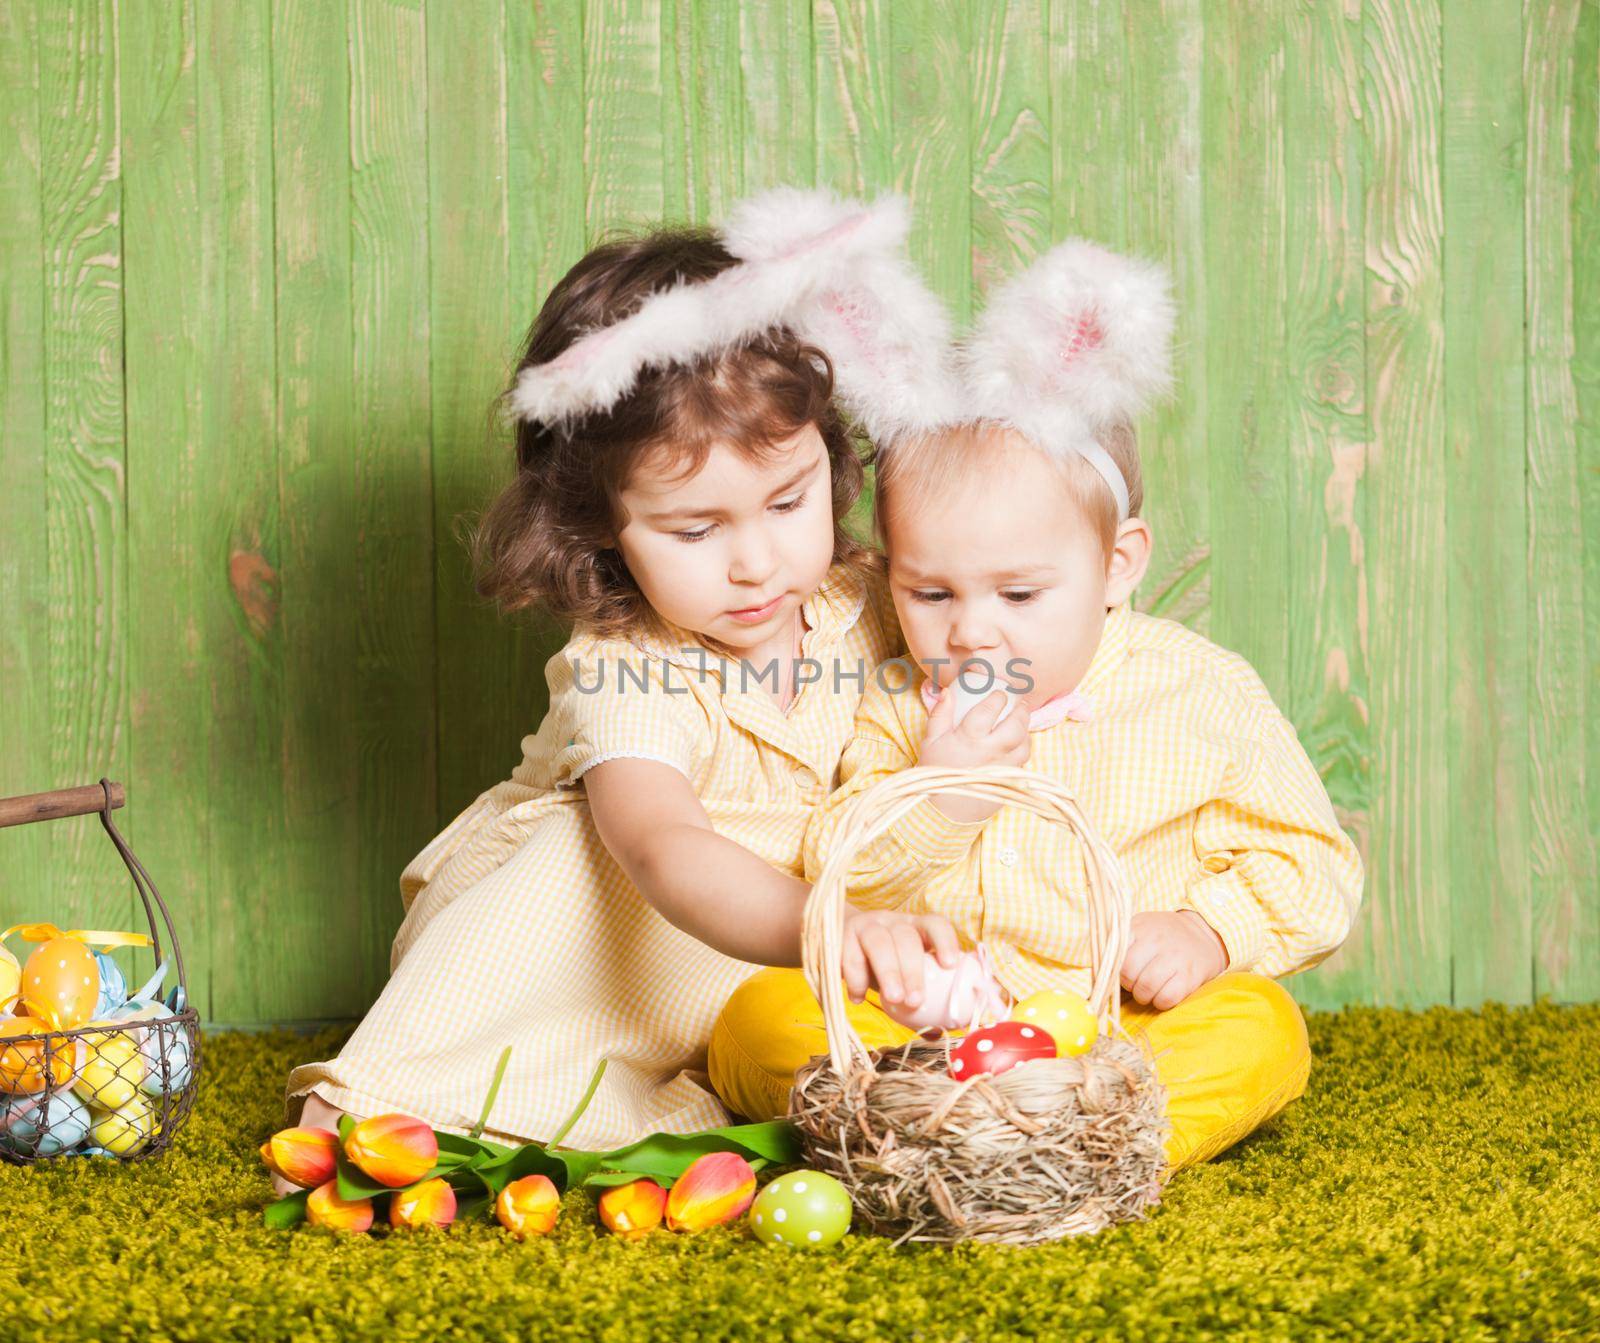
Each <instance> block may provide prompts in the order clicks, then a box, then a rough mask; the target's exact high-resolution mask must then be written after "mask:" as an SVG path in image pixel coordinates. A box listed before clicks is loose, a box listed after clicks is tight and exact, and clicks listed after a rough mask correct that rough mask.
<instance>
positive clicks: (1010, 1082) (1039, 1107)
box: [789, 765, 1170, 1245]
mask: <svg viewBox="0 0 1600 1343" xmlns="http://www.w3.org/2000/svg"><path fill="white" fill-rule="evenodd" d="M934 793H945V794H952V795H954V796H958V797H969V798H976V799H978V800H981V801H988V802H997V803H999V804H1000V805H1002V806H1010V807H1017V808H1019V809H1022V810H1026V811H1031V812H1033V813H1034V814H1036V815H1038V816H1041V817H1043V818H1045V819H1046V820H1049V821H1052V822H1055V823H1057V824H1059V825H1061V826H1063V827H1065V828H1066V829H1067V830H1068V831H1069V832H1071V833H1072V834H1075V835H1076V836H1077V838H1078V840H1079V842H1080V844H1081V846H1082V849H1083V852H1084V858H1085V868H1086V872H1087V876H1088V888H1087V891H1086V893H1085V900H1086V906H1087V908H1086V912H1087V916H1088V920H1089V942H1090V957H1091V965H1090V967H1089V968H1090V971H1091V974H1092V980H1093V987H1092V988H1091V990H1090V994H1089V998H1088V1004H1089V1007H1090V1009H1091V1010H1092V1011H1093V1012H1094V1014H1095V1016H1096V1017H1097V1018H1098V1020H1099V1023H1100V1033H1099V1036H1098V1038H1097V1039H1096V1040H1095V1042H1094V1044H1093V1046H1092V1047H1091V1048H1090V1049H1089V1051H1088V1052H1087V1053H1084V1054H1081V1055H1077V1056H1073V1057H1057V1058H1046V1059H1037V1060H1035V1061H1032V1062H1028V1063H1025V1064H1023V1065H1021V1066H1019V1067H1015V1068H1012V1069H1010V1070H1009V1071H1006V1072H1002V1073H1000V1074H999V1075H998V1076H993V1077H991V1076H989V1075H987V1074H985V1073H976V1074H974V1075H973V1076H972V1077H970V1078H967V1079H965V1080H958V1079H957V1078H955V1077H954V1076H952V1075H951V1069H950V1056H951V1039H950V1037H949V1036H948V1035H946V1036H943V1037H942V1038H932V1039H930V1038H927V1035H926V1033H925V1034H924V1035H921V1036H918V1037H916V1038H914V1039H912V1040H910V1041H908V1042H907V1043H906V1044H904V1045H897V1046H894V1047H892V1048H889V1049H883V1050H878V1051H872V1050H869V1049H868V1048H867V1047H866V1045H865V1044H864V1043H863V1042H862V1040H861V1037H860V1036H859V1035H858V1034H857V1033H856V1031H855V1028H854V1026H853V1025H852V1024H851V1021H850V1017H849V1013H848V1011H847V1009H846V1006H845V995H844V987H843V980H842V976H841V970H842V961H843V948H844V908H845V898H846V894H847V891H846V879H847V878H848V876H849V872H850V866H851V862H852V860H853V859H854V857H855V855H856V853H857V852H858V851H859V850H860V849H861V848H863V847H864V846H866V845H868V844H870V843H872V842H873V841H874V840H876V839H877V838H878V837H879V836H881V835H883V834H884V833H885V832H886V831H887V830H888V829H889V828H890V827H892V826H893V825H894V824H895V823H896V822H897V821H898V820H899V819H900V818H901V817H902V816H904V815H905V814H906V812H907V811H909V810H911V809H912V808H913V807H916V806H918V805H919V804H920V803H921V802H922V801H923V800H924V799H926V798H928V797H930V796H931V795H933V794H934ZM1058 898H1059V897H1058ZM1131 917H1132V916H1131V913H1130V901H1129V897H1128V889H1127V880H1126V878H1125V877H1124V875H1123V872H1122V867H1121V864H1120V863H1119V862H1118V861H1117V857H1116V854H1115V853H1114V852H1113V851H1112V849H1111V848H1110V847H1109V845H1107V844H1106V842H1105V841H1104V840H1103V839H1102V838H1101V837H1100V836H1099V835H1098V834H1097V833H1096V832H1095V830H1094V827H1093V826H1092V825H1091V824H1090V822H1089V819H1088V817H1087V816H1086V815H1085V814H1084V812H1083V809H1082V808H1081V807H1080V806H1079V805H1078V802H1077V800H1076V799H1075V798H1074V797H1073V795H1072V793H1071V791H1070V790H1069V789H1068V788H1066V787H1065V786H1064V785H1063V784H1061V783H1058V782H1057V781H1055V780H1053V779H1051V778H1048V777H1046V776H1044V775H1041V774H1038V773H1034V772H1031V771H1028V770H1022V769H1016V768H1013V767H1011V766H1006V765H989V766H985V767H983V768H981V769H967V770H958V769H943V768H937V767H933V766H917V767H916V768H913V769H907V770H902V771H900V772H899V773H897V774H893V775H891V776H889V777H888V778H886V779H884V780H883V781H882V782H881V783H878V784H876V785H875V786H874V787H872V788H870V789H868V790H867V791H866V792H865V793H863V794H862V795H861V796H860V797H859V798H857V799H856V800H855V802H854V803H853V804H852V806H851V808H850V811H849V814H848V815H847V817H846V819H845V822H844V825H843V826H842V827H841V829H840V831H839V834H838V838H837V841H836V844H835V846H834V850H833V852H832V853H831V854H830V855H829V858H828V861H827V863H826V865H825V866H824V868H823V870H822V872H821V874H820V875H819V876H818V878H817V881H816V884H815V885H814V886H813V887H812V890H811V896H810V898H809V899H808V900H807V902H806V909H805V921H804V928H803V932H802V947H801V954H802V958H803V961H804V966H805V973H806V980H807V982H808V983H809V984H810V986H811V990H812V992H813V993H815V994H816V995H817V998H818V1000H819V1002H820V1003H821V1005H822V1014H823V1024H824V1027H825V1030H826V1035H827V1045H828V1052H827V1053H826V1054H822V1055H818V1056H816V1057H814V1058H813V1059H812V1060H811V1061H810V1062H809V1063H807V1064H805V1065H804V1066H802V1067H801V1068H800V1069H799V1070H798V1072H797V1073H796V1074H795V1084H794V1089H793V1091H792V1092H791V1093H790V1100H789V1118H790V1120H791V1121H793V1122H794V1124H795V1125H796V1126H797V1127H798V1128H799V1130H800V1135H801V1142H802V1145H803V1146H804V1148H805V1151H806V1156H807V1158H808V1160H809V1162H810V1164H811V1165H813V1166H815V1167H817V1168H818V1169H820V1170H823V1171H826V1172H828V1173H829V1174H831V1175H833V1176H836V1177H837V1178H838V1179H839V1180H840V1181H841V1182H842V1183H843V1184H844V1185H845V1187H846V1188H847V1189H848V1190H849V1191H850V1195H851V1198H852V1200H853V1201H854V1204H855V1210H856V1215H857V1216H858V1217H859V1218H860V1219H861V1220H862V1221H863V1222H864V1223H865V1224H866V1225H867V1226H868V1227H870V1228H871V1229H872V1230H874V1231H877V1232H879V1233H882V1234H887V1235H893V1236H896V1237H897V1238H898V1240H897V1243H898V1242H904V1241H923V1242H931V1243H937V1244H954V1243H956V1242H959V1241H964V1240H975V1241H988V1242H998V1243H1003V1244H1012V1245H1036V1244H1041V1243H1043V1242H1046V1241H1051V1240H1056V1239H1059V1238H1061V1237H1063V1236H1074V1235H1084V1234H1087V1233H1092V1232H1095V1231H1099V1230H1102V1229H1104V1228H1105V1227H1108V1226H1111V1225H1114V1224H1116V1223H1118V1222H1125V1221H1133V1220H1138V1219H1140V1218H1143V1217H1145V1216H1146V1215H1148V1212H1149V1210H1150V1208H1152V1207H1153V1206H1155V1205H1156V1204H1157V1203H1158V1202H1159V1201H1160V1197H1161V1189H1162V1187H1163V1185H1164V1183H1165V1179H1166V1158H1165V1152H1164V1144H1165V1140H1166V1137H1167V1134H1168V1132H1169V1131H1170V1126H1169V1124H1168V1121H1167V1114H1166V1090H1165V1088H1164V1087H1163V1086H1162V1085H1161V1083H1160V1081H1159V1080H1158V1078H1157V1076H1156V1072H1155V1068H1154V1059H1153V1057H1152V1056H1151V1054H1150V1051H1149V1045H1148V1042H1147V1041H1145V1040H1142V1039H1140V1040H1135V1039H1133V1038H1132V1037H1130V1036H1129V1034H1128V1033H1127V1031H1126V1030H1124V1029H1123V1028H1122V1025H1121V996H1120V992H1119V989H1120V980H1119V976H1120V969H1121V965H1122V961H1123V958H1124V956H1125V955H1126V954H1127V948H1128V938H1129V925H1130V919H1131Z"/></svg>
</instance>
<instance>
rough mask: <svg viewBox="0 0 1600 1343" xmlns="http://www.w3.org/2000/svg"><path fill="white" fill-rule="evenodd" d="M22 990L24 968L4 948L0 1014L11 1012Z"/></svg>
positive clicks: (0, 967)
mask: <svg viewBox="0 0 1600 1343" xmlns="http://www.w3.org/2000/svg"><path fill="white" fill-rule="evenodd" d="M21 989H22V966H21V964H20V963H19V962H18V961H17V958H16V957H15V956H13V955H12V954H11V953H10V952H9V951H7V950H6V949H5V948H4V947H0V1012H9V1011H10V1010H11V1007H12V1004H13V1003H15V1002H16V1001H17V997H18V995H19V993H20V992H21Z"/></svg>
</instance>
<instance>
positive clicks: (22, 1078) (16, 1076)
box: [0, 1017, 82, 1093]
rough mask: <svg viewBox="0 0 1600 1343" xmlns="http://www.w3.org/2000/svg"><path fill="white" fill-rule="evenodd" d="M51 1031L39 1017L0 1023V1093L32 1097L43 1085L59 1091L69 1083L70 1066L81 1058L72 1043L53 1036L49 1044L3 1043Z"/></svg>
mask: <svg viewBox="0 0 1600 1343" xmlns="http://www.w3.org/2000/svg"><path fill="white" fill-rule="evenodd" d="M51 1029H52V1027H51V1025H50V1023H49V1022H48V1021H45V1020H43V1019H41V1018H39V1017H8V1018H7V1019H6V1020H4V1021H0V1090H4V1091H20V1092H28V1093H32V1092H35V1091H43V1090H44V1089H45V1086H46V1085H47V1084H48V1085H51V1086H58V1087H59V1086H65V1085H66V1084H67V1083H68V1082H70V1081H71V1080H72V1074H73V1071H74V1070H73V1066H72V1065H73V1062H74V1060H75V1059H76V1058H79V1057H81V1056H82V1051H81V1050H80V1049H75V1048H74V1042H73V1041H71V1040H65V1039H63V1038H61V1037H60V1036H57V1037H56V1038H55V1039H53V1040H50V1041H45V1040H17V1041H16V1043H15V1044H5V1043H4V1041H6V1040H8V1039H15V1038H16V1037H17V1036H19V1035H48V1034H49V1033H50V1031H51ZM47 1044H48V1046H49V1048H48V1050H47V1049H46V1045H47ZM47 1054H48V1058H47V1057H46V1055H47Z"/></svg>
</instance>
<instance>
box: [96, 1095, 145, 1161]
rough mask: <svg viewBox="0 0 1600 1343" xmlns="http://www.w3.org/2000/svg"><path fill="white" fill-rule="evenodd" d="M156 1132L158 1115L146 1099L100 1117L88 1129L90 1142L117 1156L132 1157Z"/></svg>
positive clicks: (138, 1100) (139, 1099) (130, 1103)
mask: <svg viewBox="0 0 1600 1343" xmlns="http://www.w3.org/2000/svg"><path fill="white" fill-rule="evenodd" d="M155 1131H156V1112H155V1109H154V1108H153V1107H152V1106H151V1104H150V1102H149V1101H147V1100H146V1099H145V1098H144V1097H143V1096H135V1097H134V1098H133V1099H132V1100H130V1101H129V1102H128V1103H127V1104H126V1105H123V1106H119V1107H118V1108H117V1109H115V1110H111V1111H108V1112H107V1113H105V1114H103V1115H98V1116H96V1118H95V1121H94V1123H93V1124H91V1125H90V1126H89V1140H90V1141H91V1142H93V1143H94V1145H95V1146H96V1147H104V1148H105V1149H106V1151H108V1152H110V1153H112V1154H113V1155H114V1156H132V1155H133V1154H134V1153H135V1152H137V1151H138V1150H139V1149H140V1148H141V1147H143V1146H144V1145H145V1144H146V1143H147V1142H149V1141H150V1139H151V1138H152V1137H154V1136H155Z"/></svg>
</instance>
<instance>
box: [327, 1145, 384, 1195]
mask: <svg viewBox="0 0 1600 1343" xmlns="http://www.w3.org/2000/svg"><path fill="white" fill-rule="evenodd" d="M336 1160H337V1163H338V1176H337V1179H338V1182H339V1185H338V1187H339V1197H340V1198H342V1199H345V1200H346V1201H350V1200H354V1199H360V1198H376V1197H377V1196H378V1195H379V1194H388V1193H391V1192H393V1191H392V1188H391V1186H389V1185H386V1184H382V1183H380V1182H379V1181H377V1180H374V1179H373V1178H372V1177H371V1176H370V1175H368V1174H367V1173H366V1172H365V1171H363V1170H362V1169H361V1167H359V1166H358V1165H356V1163H355V1162H353V1161H352V1160H350V1158H349V1157H347V1156H346V1155H345V1154H344V1152H343V1151H340V1152H339V1153H338V1155H337V1158H336Z"/></svg>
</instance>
